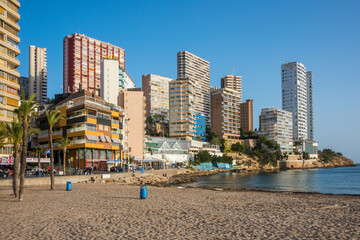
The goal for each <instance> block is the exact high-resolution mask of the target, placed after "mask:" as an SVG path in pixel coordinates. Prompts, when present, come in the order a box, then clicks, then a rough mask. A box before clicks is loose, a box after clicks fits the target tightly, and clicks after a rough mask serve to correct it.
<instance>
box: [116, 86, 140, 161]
mask: <svg viewBox="0 0 360 240" xmlns="http://www.w3.org/2000/svg"><path fill="white" fill-rule="evenodd" d="M118 105H119V106H120V107H122V108H123V109H124V111H125V114H126V118H125V121H126V122H127V124H126V125H127V130H126V132H125V134H126V135H125V142H126V146H125V150H126V151H127V150H128V149H129V152H130V156H132V157H142V156H143V154H144V145H145V98H144V92H142V91H141V88H133V89H120V90H119V99H118Z"/></svg>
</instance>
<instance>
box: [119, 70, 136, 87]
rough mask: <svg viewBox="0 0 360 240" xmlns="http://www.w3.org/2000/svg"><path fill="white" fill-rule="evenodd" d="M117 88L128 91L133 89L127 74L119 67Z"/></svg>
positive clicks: (133, 84)
mask: <svg viewBox="0 0 360 240" xmlns="http://www.w3.org/2000/svg"><path fill="white" fill-rule="evenodd" d="M119 88H120V89H128V88H135V83H134V81H133V80H132V79H131V78H130V76H129V74H127V72H126V71H125V70H123V69H122V68H121V67H119Z"/></svg>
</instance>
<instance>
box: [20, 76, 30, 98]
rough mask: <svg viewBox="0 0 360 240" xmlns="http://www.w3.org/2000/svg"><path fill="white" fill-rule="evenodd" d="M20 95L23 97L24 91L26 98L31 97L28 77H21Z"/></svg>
mask: <svg viewBox="0 0 360 240" xmlns="http://www.w3.org/2000/svg"><path fill="white" fill-rule="evenodd" d="M19 85H20V90H19V96H20V99H22V93H23V92H24V95H25V98H26V99H28V98H29V78H28V77H19Z"/></svg>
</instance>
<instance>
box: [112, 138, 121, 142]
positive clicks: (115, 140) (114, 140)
mask: <svg viewBox="0 0 360 240" xmlns="http://www.w3.org/2000/svg"><path fill="white" fill-rule="evenodd" d="M111 140H112V141H113V142H114V143H120V140H119V139H116V138H112V139H111Z"/></svg>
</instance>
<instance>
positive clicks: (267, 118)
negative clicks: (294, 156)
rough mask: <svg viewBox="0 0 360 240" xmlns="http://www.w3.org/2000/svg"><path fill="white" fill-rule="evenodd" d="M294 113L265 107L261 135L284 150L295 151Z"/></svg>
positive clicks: (261, 117)
mask: <svg viewBox="0 0 360 240" xmlns="http://www.w3.org/2000/svg"><path fill="white" fill-rule="evenodd" d="M292 123H293V117H292V113H291V112H288V111H285V110H280V109H276V108H263V109H261V115H260V131H261V135H263V136H265V137H266V138H267V139H269V140H271V141H274V142H275V143H277V144H279V145H280V150H281V151H282V152H292V151H293V135H292V134H293V129H292Z"/></svg>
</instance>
